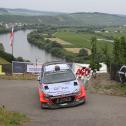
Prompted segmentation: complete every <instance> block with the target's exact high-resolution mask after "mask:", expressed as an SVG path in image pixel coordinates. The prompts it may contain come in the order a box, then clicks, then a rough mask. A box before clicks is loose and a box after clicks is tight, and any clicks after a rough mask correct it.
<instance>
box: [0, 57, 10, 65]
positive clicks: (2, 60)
mask: <svg viewBox="0 0 126 126" xmlns="http://www.w3.org/2000/svg"><path fill="white" fill-rule="evenodd" d="M0 64H10V63H9V62H8V61H6V60H5V59H3V58H1V57H0Z"/></svg>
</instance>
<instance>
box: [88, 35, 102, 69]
mask: <svg viewBox="0 0 126 126" xmlns="http://www.w3.org/2000/svg"><path fill="white" fill-rule="evenodd" d="M99 63H100V53H98V52H97V39H96V37H92V38H91V56H90V67H91V68H92V70H94V69H97V70H99V68H100V67H101V66H100V64H99Z"/></svg>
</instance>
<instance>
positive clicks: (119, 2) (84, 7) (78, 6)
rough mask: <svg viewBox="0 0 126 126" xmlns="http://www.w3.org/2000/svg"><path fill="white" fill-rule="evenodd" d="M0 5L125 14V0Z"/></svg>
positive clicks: (27, 0) (32, 0)
mask: <svg viewBox="0 0 126 126" xmlns="http://www.w3.org/2000/svg"><path fill="white" fill-rule="evenodd" d="M0 7H3V8H25V9H32V10H40V11H53V12H70V13H71V12H103V13H111V14H125V15H126V0H0Z"/></svg>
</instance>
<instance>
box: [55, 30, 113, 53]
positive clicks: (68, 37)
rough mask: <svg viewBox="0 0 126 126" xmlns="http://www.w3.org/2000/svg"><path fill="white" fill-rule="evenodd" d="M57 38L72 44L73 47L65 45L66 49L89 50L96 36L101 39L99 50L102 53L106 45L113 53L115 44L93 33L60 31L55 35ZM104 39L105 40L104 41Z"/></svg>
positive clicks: (98, 42)
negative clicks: (92, 39)
mask: <svg viewBox="0 0 126 126" xmlns="http://www.w3.org/2000/svg"><path fill="white" fill-rule="evenodd" d="M55 36H56V37H57V38H60V39H62V40H64V41H67V42H70V43H71V45H65V48H88V49H91V38H92V37H94V36H96V37H97V39H101V40H99V41H97V47H98V50H99V51H101V50H102V48H104V46H105V44H107V46H108V50H109V52H110V53H111V52H112V48H113V44H112V43H111V42H107V41H105V40H106V38H105V37H102V36H101V35H97V34H93V33H76V32H69V31H67V32H64V31H59V32H56V33H55ZM102 39H104V40H102Z"/></svg>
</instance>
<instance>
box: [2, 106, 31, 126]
mask: <svg viewBox="0 0 126 126" xmlns="http://www.w3.org/2000/svg"><path fill="white" fill-rule="evenodd" d="M28 120H29V119H28V118H27V117H26V116H25V115H24V114H22V113H18V112H10V111H7V110H6V109H5V108H2V107H0V126H19V125H21V124H22V123H25V122H26V121H28Z"/></svg>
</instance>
